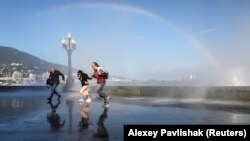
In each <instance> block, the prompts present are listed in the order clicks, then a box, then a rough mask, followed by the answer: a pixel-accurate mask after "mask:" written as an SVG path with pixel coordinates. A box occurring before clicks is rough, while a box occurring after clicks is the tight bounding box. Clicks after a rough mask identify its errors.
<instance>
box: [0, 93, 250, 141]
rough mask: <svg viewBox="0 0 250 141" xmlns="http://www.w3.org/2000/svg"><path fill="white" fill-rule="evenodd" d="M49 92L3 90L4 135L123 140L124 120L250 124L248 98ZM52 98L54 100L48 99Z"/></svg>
mask: <svg viewBox="0 0 250 141" xmlns="http://www.w3.org/2000/svg"><path fill="white" fill-rule="evenodd" d="M48 95H49V92H48V91H31V90H30V91H28V90H24V91H14V92H5V93H1V95H0V137H1V140H3V141H12V140H15V141H24V140H49V141H50V140H53V141H54V140H60V141H61V140H63V141H72V140H79V141H80V140H93V141H95V140H111V141H116V140H117V141H120V140H123V125H124V124H249V122H250V112H249V111H250V106H249V104H248V103H238V104H230V103H224V104H222V103H216V102H203V101H200V102H199V101H192V100H187V101H177V100H173V99H162V98H143V97H142V98H125V97H112V99H111V107H110V108H109V109H103V108H102V101H101V100H100V99H99V98H98V96H97V95H96V94H92V97H93V99H92V102H91V103H79V102H78V99H79V94H78V93H63V97H62V100H61V101H58V100H56V99H53V100H52V101H51V102H48V101H47V100H46V98H47V96H48ZM47 102H48V103H47Z"/></svg>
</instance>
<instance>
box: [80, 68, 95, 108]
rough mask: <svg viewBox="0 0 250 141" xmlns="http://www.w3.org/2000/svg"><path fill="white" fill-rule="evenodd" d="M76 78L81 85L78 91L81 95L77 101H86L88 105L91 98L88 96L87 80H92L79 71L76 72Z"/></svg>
mask: <svg viewBox="0 0 250 141" xmlns="http://www.w3.org/2000/svg"><path fill="white" fill-rule="evenodd" d="M77 77H78V78H79V80H80V81H81V84H82V88H81V89H80V94H81V99H80V100H79V101H80V102H82V101H84V100H85V101H86V102H88V103H90V102H91V98H90V96H89V92H88V91H89V88H88V86H89V82H88V80H91V79H92V78H91V77H89V76H88V74H86V73H84V72H83V71H81V70H78V72H77Z"/></svg>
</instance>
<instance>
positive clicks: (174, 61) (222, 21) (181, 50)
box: [0, 0, 250, 80]
mask: <svg viewBox="0 0 250 141" xmlns="http://www.w3.org/2000/svg"><path fill="white" fill-rule="evenodd" d="M0 19H1V22H0V35H1V36H0V45H3V46H11V47H15V48H17V49H20V50H22V51H25V52H28V53H31V54H33V55H35V56H38V57H39V58H41V59H44V60H46V61H51V62H54V63H60V64H64V65H66V64H67V56H66V53H65V51H64V50H63V48H62V47H61V43H60V42H61V39H62V38H63V37H65V36H66V35H67V32H71V33H72V35H73V37H74V38H75V40H76V41H77V43H78V44H77V49H76V50H75V51H74V52H73V66H74V67H76V68H79V69H84V70H86V71H87V72H90V71H91V68H90V65H91V62H92V61H97V62H99V63H100V64H101V65H102V66H103V67H104V68H106V69H107V70H109V71H110V73H111V74H113V75H119V76H124V77H129V78H133V79H164V80H169V79H179V78H182V77H185V76H188V75H189V73H190V72H193V73H197V75H199V73H200V72H202V71H203V70H208V69H211V68H212V69H213V70H216V69H217V68H218V70H221V69H222V68H226V69H225V70H229V69H231V68H237V70H239V69H240V70H242V68H243V70H244V71H245V70H248V69H249V63H248V62H249V61H248V59H250V58H249V48H250V47H249V43H250V41H249V37H248V36H249V35H248V34H249V33H250V2H249V1H248V0H199V1H198V0H53V1H51V0H22V1H21V0H1V5H0ZM215 68H216V69H215ZM223 71H224V69H223ZM233 72H234V71H233ZM203 73H204V71H203ZM201 74H202V73H201ZM201 74H200V75H201Z"/></svg>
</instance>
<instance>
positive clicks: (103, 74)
mask: <svg viewBox="0 0 250 141" xmlns="http://www.w3.org/2000/svg"><path fill="white" fill-rule="evenodd" d="M98 70H99V71H101V74H102V76H103V77H104V79H108V78H109V72H108V71H104V70H103V69H102V68H101V67H99V68H98Z"/></svg>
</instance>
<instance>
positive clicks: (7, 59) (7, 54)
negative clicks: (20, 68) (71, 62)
mask: <svg viewBox="0 0 250 141" xmlns="http://www.w3.org/2000/svg"><path fill="white" fill-rule="evenodd" d="M11 63H19V64H22V65H24V66H28V67H34V68H36V69H39V70H40V72H46V71H49V69H50V68H51V67H52V66H53V67H55V68H56V69H59V70H60V71H62V72H64V73H66V72H67V67H66V66H63V65H60V64H55V63H51V62H47V61H44V60H42V59H40V58H38V57H36V56H33V55H31V54H28V53H26V52H22V51H20V50H17V49H15V48H12V47H4V46H0V65H3V64H11Z"/></svg>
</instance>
